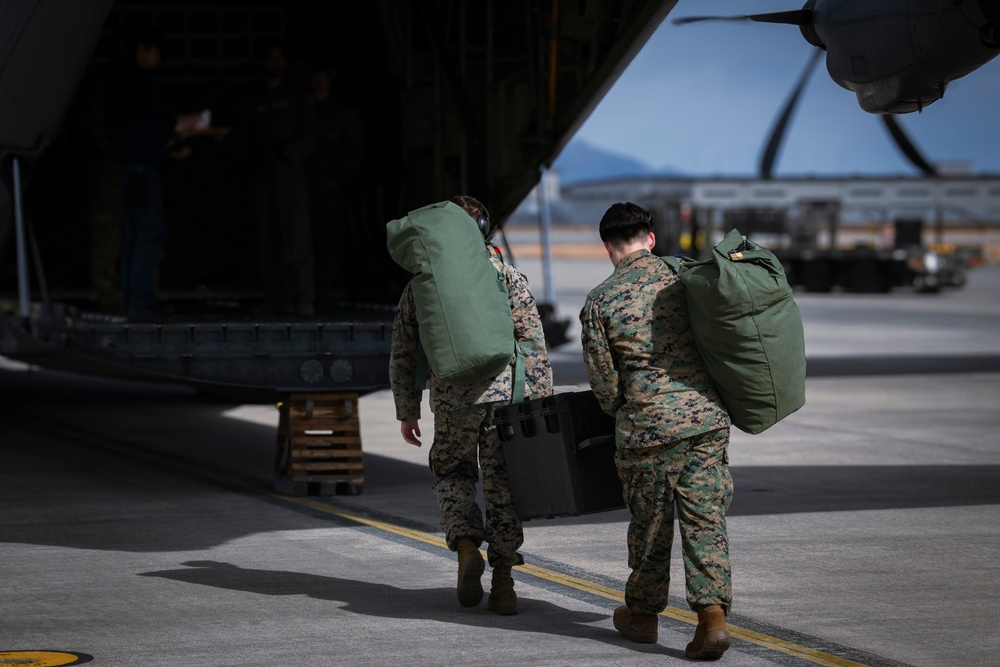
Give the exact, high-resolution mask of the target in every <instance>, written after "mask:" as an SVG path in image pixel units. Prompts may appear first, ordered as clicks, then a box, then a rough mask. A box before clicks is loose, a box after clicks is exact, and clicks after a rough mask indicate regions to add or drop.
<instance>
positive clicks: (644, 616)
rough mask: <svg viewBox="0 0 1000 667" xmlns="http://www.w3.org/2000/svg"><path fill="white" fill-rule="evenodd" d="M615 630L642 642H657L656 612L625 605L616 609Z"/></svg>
mask: <svg viewBox="0 0 1000 667" xmlns="http://www.w3.org/2000/svg"><path fill="white" fill-rule="evenodd" d="M614 622H615V630H617V631H618V632H620V633H622V634H623V635H625V636H626V637H628V638H629V639H631V640H632V641H634V642H638V643H640V644H655V643H656V633H657V625H659V620H657V618H656V614H648V613H646V612H644V611H639V610H638V609H630V608H629V607H626V606H625V605H622V606H620V607H618V609H615V616H614Z"/></svg>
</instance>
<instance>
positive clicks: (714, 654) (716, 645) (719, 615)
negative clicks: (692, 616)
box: [684, 604, 732, 660]
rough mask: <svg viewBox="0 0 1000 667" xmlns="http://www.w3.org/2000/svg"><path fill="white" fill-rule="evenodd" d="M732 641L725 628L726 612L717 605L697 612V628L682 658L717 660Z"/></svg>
mask: <svg viewBox="0 0 1000 667" xmlns="http://www.w3.org/2000/svg"><path fill="white" fill-rule="evenodd" d="M731 643H732V640H731V638H730V636H729V629H728V628H727V627H726V612H725V611H724V610H723V609H722V607H721V606H719V605H717V604H713V605H709V606H708V607H703V608H701V609H699V610H698V627H697V628H696V629H695V631H694V639H692V640H691V643H690V644H688V645H687V648H685V649H684V657H686V658H690V659H691V660H718V659H719V658H721V657H722V654H723V653H725V652H726V649H728V648H729V645H730V644H731Z"/></svg>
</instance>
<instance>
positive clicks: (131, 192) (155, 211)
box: [107, 26, 199, 321]
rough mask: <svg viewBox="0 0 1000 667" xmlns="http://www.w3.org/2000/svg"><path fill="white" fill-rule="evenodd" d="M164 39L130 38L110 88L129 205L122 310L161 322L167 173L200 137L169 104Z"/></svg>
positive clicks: (114, 152) (113, 132) (112, 130)
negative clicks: (182, 138) (170, 162)
mask: <svg viewBox="0 0 1000 667" xmlns="http://www.w3.org/2000/svg"><path fill="white" fill-rule="evenodd" d="M162 45H163V36H162V35H161V34H160V33H159V32H158V31H156V30H155V29H153V28H150V27H145V26H143V27H139V28H136V29H135V30H134V31H133V32H132V34H131V35H130V39H129V40H128V44H127V46H126V54H125V64H124V66H123V67H120V68H118V70H117V71H116V72H115V75H114V76H113V78H112V80H111V82H110V84H109V87H108V109H107V118H108V123H109V135H108V153H109V155H110V157H111V159H112V161H113V162H114V163H115V167H116V170H117V173H118V182H119V187H120V190H121V194H122V197H123V203H124V228H123V229H122V237H121V252H120V255H121V257H120V265H119V278H120V282H121V292H122V311H123V314H124V315H125V316H126V317H128V318H129V319H130V320H135V321H142V320H155V319H159V318H160V317H161V314H160V313H159V312H158V311H157V304H156V294H155V282H156V273H157V269H158V267H159V265H160V262H161V261H162V260H163V257H164V254H165V251H166V237H167V223H166V217H165V216H164V212H163V190H162V188H161V183H160V166H161V164H162V163H163V162H164V161H165V160H166V159H167V158H168V157H172V158H175V159H182V158H185V157H187V156H188V155H189V154H190V152H191V148H190V147H189V146H186V145H185V146H179V145H176V144H174V142H173V139H174V137H175V136H176V135H178V134H182V133H184V132H188V131H191V130H194V129H195V128H196V127H197V126H198V121H199V116H198V114H176V113H174V112H172V111H171V110H170V109H169V108H168V107H167V106H166V104H165V103H164V100H163V94H162V90H161V80H160V73H159V66H160V60H161V47H162Z"/></svg>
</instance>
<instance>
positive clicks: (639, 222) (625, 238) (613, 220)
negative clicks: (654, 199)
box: [599, 202, 652, 246]
mask: <svg viewBox="0 0 1000 667" xmlns="http://www.w3.org/2000/svg"><path fill="white" fill-rule="evenodd" d="M650 224H651V219H650V216H649V212H648V211H647V210H646V209H644V208H642V207H641V206H637V205H635V204H633V203H632V202H625V203H624V204H623V203H621V202H618V203H617V204H614V205H612V206H611V208H609V209H608V210H607V211H606V212H605V213H604V217H603V218H601V224H600V227H599V230H600V233H601V240H602V241H604V242H605V243H610V244H611V245H613V246H622V245H625V244H626V243H628V242H630V241H635V240H637V239H639V238H640V237H642V236H645V235H646V234H648V233H649V232H650V231H652V230H651V229H650Z"/></svg>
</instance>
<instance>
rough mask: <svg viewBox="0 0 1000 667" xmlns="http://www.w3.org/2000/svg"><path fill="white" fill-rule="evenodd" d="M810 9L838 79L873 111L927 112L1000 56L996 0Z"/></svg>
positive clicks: (848, 0)
mask: <svg viewBox="0 0 1000 667" xmlns="http://www.w3.org/2000/svg"><path fill="white" fill-rule="evenodd" d="M806 8H807V9H810V10H811V12H812V23H813V26H812V27H813V30H814V31H815V34H816V36H817V37H818V38H819V41H820V42H821V43H822V45H823V47H824V48H825V49H826V51H827V58H826V66H827V70H828V71H829V73H830V77H831V78H832V79H833V80H834V81H836V82H837V83H838V84H839V85H841V86H843V87H844V88H846V89H848V90H851V91H853V92H854V93H855V94H856V95H857V97H858V104H859V105H860V106H861V108H862V109H864V110H865V111H868V112H869V113H877V114H885V113H897V114H898V113H910V112H913V111H920V110H922V109H923V108H924V107H926V106H927V105H929V104H931V103H933V102H935V101H937V100H939V99H941V97H942V96H943V95H944V92H945V89H946V88H947V86H948V83H949V82H951V81H953V80H955V79H958V78H961V77H963V76H965V75H966V74H968V73H970V72H972V71H973V70H975V69H977V68H978V67H981V66H982V65H983V64H985V63H986V62H988V61H989V60H991V59H993V58H995V57H996V56H997V55H998V54H1000V50H998V46H1000V45H998V44H997V37H998V35H1000V30H998V28H997V26H998V25H1000V3H998V2H996V0H978V1H977V2H960V3H956V2H952V1H948V2H942V0H880V1H874V2H857V1H856V0H814V1H813V2H809V3H807V5H806ZM810 41H811V40H810Z"/></svg>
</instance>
